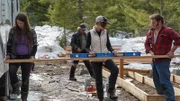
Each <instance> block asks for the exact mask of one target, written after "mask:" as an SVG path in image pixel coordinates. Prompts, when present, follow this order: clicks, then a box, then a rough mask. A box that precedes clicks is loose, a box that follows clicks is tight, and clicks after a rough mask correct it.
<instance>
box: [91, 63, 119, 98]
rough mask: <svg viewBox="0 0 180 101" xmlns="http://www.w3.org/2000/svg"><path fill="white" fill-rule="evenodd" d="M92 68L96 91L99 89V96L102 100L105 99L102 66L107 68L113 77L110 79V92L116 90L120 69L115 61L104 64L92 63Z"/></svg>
mask: <svg viewBox="0 0 180 101" xmlns="http://www.w3.org/2000/svg"><path fill="white" fill-rule="evenodd" d="M91 63H92V67H93V70H94V73H95V79H96V89H97V95H98V98H99V99H100V100H102V99H103V98H104V92H103V81H102V66H103V65H104V66H105V68H107V69H108V70H109V71H110V73H111V75H110V77H109V87H108V92H112V91H114V90H115V84H116V80H117V76H118V73H119V71H118V67H117V66H116V64H115V63H114V61H113V60H107V61H105V62H104V63H103V62H91Z"/></svg>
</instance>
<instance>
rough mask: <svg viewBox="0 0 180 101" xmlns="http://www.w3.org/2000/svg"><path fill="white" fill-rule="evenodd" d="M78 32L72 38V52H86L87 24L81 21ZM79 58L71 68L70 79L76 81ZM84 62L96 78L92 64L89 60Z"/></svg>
mask: <svg viewBox="0 0 180 101" xmlns="http://www.w3.org/2000/svg"><path fill="white" fill-rule="evenodd" d="M77 30H78V32H77V33H75V34H73V35H72V38H71V47H72V53H84V52H85V51H84V49H85V48H86V33H85V30H86V25H85V24H84V23H81V24H80V25H79V26H78V28H77ZM78 62H79V61H78V60H74V61H73V65H72V66H71V70H70V75H69V80H72V81H76V80H77V79H76V78H75V70H76V67H77V64H78ZM83 62H84V64H85V65H86V67H87V69H88V71H89V74H90V75H91V77H92V78H94V73H93V71H92V66H91V63H90V62H89V61H88V60H84V61H83Z"/></svg>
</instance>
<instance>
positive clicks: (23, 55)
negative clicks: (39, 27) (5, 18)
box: [6, 13, 37, 101]
mask: <svg viewBox="0 0 180 101" xmlns="http://www.w3.org/2000/svg"><path fill="white" fill-rule="evenodd" d="M36 51H37V35H36V32H35V30H34V29H31V28H30V24H29V20H28V17H27V15H26V14H24V13H19V14H18V15H17V16H16V19H15V25H14V26H13V27H12V28H11V29H10V32H9V37H8V42H7V53H6V59H33V58H34V56H35V54H36ZM32 64H33V63H10V64H9V74H10V80H11V85H12V94H14V95H19V94H20V93H21V99H22V101H27V96H28V91H29V75H30V71H31V67H32ZM19 67H21V71H22V85H21V92H20V90H19V86H20V84H19V79H18V77H17V70H18V68H19Z"/></svg>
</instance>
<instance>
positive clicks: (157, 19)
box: [149, 14, 164, 24]
mask: <svg viewBox="0 0 180 101" xmlns="http://www.w3.org/2000/svg"><path fill="white" fill-rule="evenodd" d="M149 18H150V19H155V20H156V21H158V22H159V21H161V23H162V24H164V17H163V16H162V15H160V14H153V15H151V16H149Z"/></svg>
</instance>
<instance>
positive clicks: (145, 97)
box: [103, 70, 180, 101]
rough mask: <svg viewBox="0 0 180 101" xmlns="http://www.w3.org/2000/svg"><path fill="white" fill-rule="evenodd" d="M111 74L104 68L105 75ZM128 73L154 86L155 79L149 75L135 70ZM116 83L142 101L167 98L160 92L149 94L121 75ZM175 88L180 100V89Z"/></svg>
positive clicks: (158, 100)
mask: <svg viewBox="0 0 180 101" xmlns="http://www.w3.org/2000/svg"><path fill="white" fill-rule="evenodd" d="M109 75H110V73H109V72H108V71H105V70H103V76H104V77H109ZM128 75H129V76H130V77H132V78H134V79H135V80H137V81H139V82H141V83H144V84H147V85H149V86H152V87H154V83H153V80H152V79H151V78H149V77H147V76H143V75H141V74H139V73H135V72H128ZM116 84H117V85H118V86H121V87H122V88H124V89H125V90H126V91H128V92H129V93H131V94H132V95H134V96H136V97H137V98H138V99H139V100H141V101H165V100H166V99H165V96H163V95H158V94H147V93H146V92H144V91H142V90H141V89H139V88H138V87H136V86H135V85H134V84H132V83H131V82H129V81H126V80H124V79H122V78H120V77H118V79H117V83H116ZM174 90H175V98H176V100H177V101H180V93H179V90H180V89H179V88H176V87H174Z"/></svg>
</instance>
